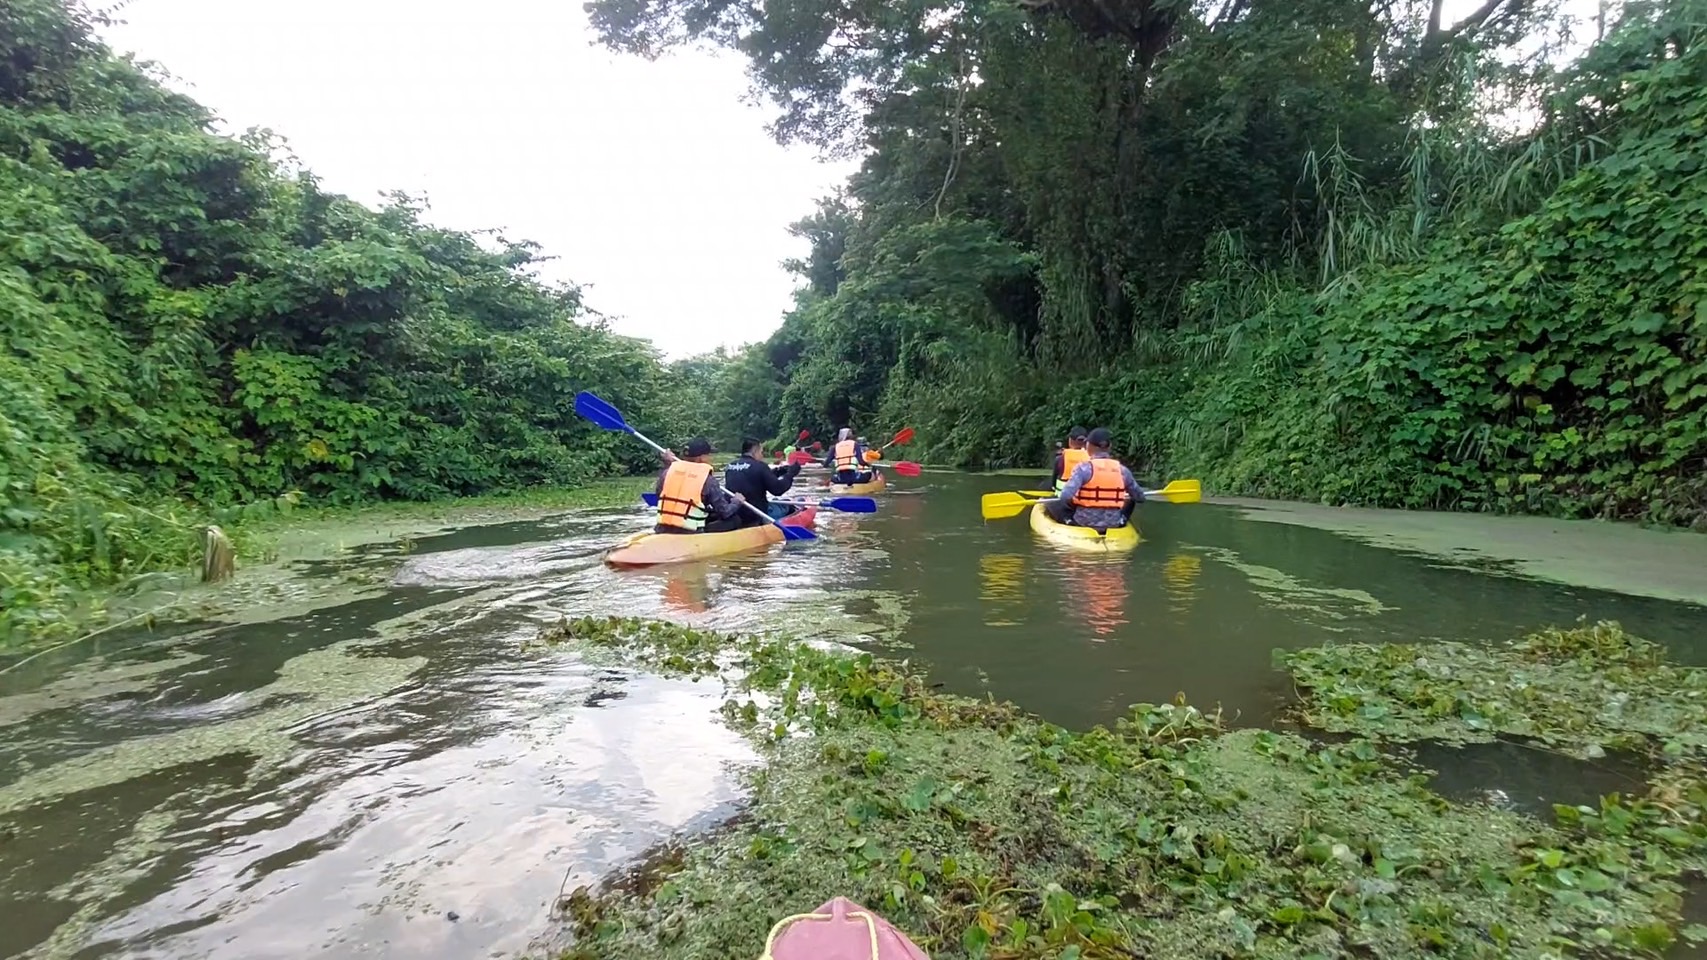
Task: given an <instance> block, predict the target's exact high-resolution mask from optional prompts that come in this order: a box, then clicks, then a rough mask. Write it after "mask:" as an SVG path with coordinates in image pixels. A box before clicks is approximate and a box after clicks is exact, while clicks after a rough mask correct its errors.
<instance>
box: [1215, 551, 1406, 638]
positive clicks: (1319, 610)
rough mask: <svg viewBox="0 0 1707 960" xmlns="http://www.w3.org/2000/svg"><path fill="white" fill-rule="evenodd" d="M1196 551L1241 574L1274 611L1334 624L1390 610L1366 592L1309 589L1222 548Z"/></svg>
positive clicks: (1309, 586) (1300, 583)
mask: <svg viewBox="0 0 1707 960" xmlns="http://www.w3.org/2000/svg"><path fill="white" fill-rule="evenodd" d="M1199 550H1200V551H1201V552H1202V553H1203V555H1204V556H1207V557H1209V558H1211V559H1214V560H1218V561H1220V562H1221V563H1224V564H1226V565H1227V566H1229V567H1232V568H1233V569H1234V570H1237V571H1239V572H1240V573H1242V574H1244V575H1245V577H1246V578H1247V579H1249V580H1250V584H1251V591H1252V592H1253V593H1255V594H1256V595H1257V596H1259V597H1261V598H1263V600H1265V601H1267V602H1268V603H1269V605H1271V606H1273V607H1276V608H1277V609H1281V610H1295V611H1299V612H1303V613H1313V614H1316V615H1318V616H1321V617H1325V618H1327V619H1328V620H1333V621H1339V620H1347V619H1350V618H1351V617H1353V616H1364V617H1372V616H1377V615H1379V614H1382V613H1386V612H1387V611H1389V610H1392V609H1393V608H1392V607H1389V606H1387V605H1386V604H1384V603H1382V602H1381V601H1380V600H1377V599H1376V598H1375V597H1374V596H1373V595H1372V594H1370V593H1368V592H1366V591H1363V590H1352V589H1346V588H1341V587H1318V586H1312V585H1311V584H1308V583H1305V582H1303V581H1302V580H1299V579H1298V578H1297V577H1294V576H1292V575H1291V574H1289V573H1286V572H1284V571H1281V570H1276V569H1275V568H1273V567H1265V566H1262V565H1260V564H1254V563H1247V562H1245V561H1244V560H1242V559H1241V558H1240V557H1239V555H1238V553H1236V552H1235V551H1232V550H1228V549H1226V548H1223V547H1201V548H1199ZM1325 628H1326V629H1332V627H1325Z"/></svg>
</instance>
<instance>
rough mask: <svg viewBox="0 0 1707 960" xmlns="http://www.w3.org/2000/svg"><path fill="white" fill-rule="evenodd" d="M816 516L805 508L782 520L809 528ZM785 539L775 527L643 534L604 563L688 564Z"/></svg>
mask: <svg viewBox="0 0 1707 960" xmlns="http://www.w3.org/2000/svg"><path fill="white" fill-rule="evenodd" d="M817 516H818V508H817V507H802V508H801V509H799V510H797V511H795V512H794V513H791V514H789V515H788V516H786V517H783V518H782V520H781V523H782V524H783V525H785V526H791V527H810V526H811V525H812V522H813V520H815V519H816V518H817ZM782 539H783V537H782V531H781V530H778V529H777V528H776V524H772V523H767V524H764V525H762V526H757V527H742V528H741V529H739V530H730V531H727V532H725V533H640V534H635V535H634V536H632V537H629V538H628V539H627V540H625V541H623V543H622V545H620V546H618V547H617V548H616V549H614V550H612V551H611V552H610V553H607V554H605V563H608V564H610V565H611V566H613V567H651V566H656V565H658V564H661V563H687V562H690V561H693V560H705V559H709V558H711V557H721V556H723V555H724V554H727V553H740V552H741V551H743V550H755V549H758V548H760V547H768V546H770V545H771V544H773V543H781V542H782Z"/></svg>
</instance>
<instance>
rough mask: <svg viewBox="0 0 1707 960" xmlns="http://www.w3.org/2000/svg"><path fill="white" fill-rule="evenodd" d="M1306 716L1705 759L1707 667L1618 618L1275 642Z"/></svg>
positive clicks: (1385, 731)
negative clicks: (1671, 655)
mask: <svg viewBox="0 0 1707 960" xmlns="http://www.w3.org/2000/svg"><path fill="white" fill-rule="evenodd" d="M1275 659H1276V662H1277V663H1278V664H1280V665H1281V666H1283V667H1285V668H1287V669H1288V670H1290V671H1291V672H1292V674H1293V676H1294V677H1295V678H1296V680H1297V683H1298V686H1299V687H1300V690H1301V692H1302V695H1303V697H1304V700H1303V703H1302V704H1301V705H1300V708H1299V710H1300V714H1301V717H1302V719H1303V720H1304V722H1306V723H1308V724H1310V725H1311V726H1314V727H1318V728H1321V729H1324V730H1330V731H1336V732H1345V733H1373V734H1378V735H1380V736H1381V737H1383V738H1385V739H1391V740H1422V739H1431V740H1444V741H1449V742H1471V741H1488V740H1492V739H1493V738H1495V737H1496V736H1502V735H1503V736H1517V737H1528V738H1533V739H1535V740H1538V741H1541V742H1542V743H1545V744H1548V745H1550V746H1553V747H1557V748H1560V749H1564V750H1568V751H1570V752H1573V753H1577V754H1584V755H1589V756H1595V755H1598V754H1599V753H1601V752H1603V751H1604V750H1605V749H1607V748H1609V747H1623V748H1629V749H1634V750H1638V751H1644V752H1649V753H1653V754H1655V755H1657V756H1660V757H1663V758H1668V759H1681V758H1686V757H1687V758H1691V759H1697V760H1707V670H1703V669H1701V668H1696V667H1684V666H1679V665H1677V664H1674V663H1670V662H1668V661H1667V660H1666V658H1665V652H1664V650H1663V649H1662V648H1661V647H1660V646H1659V645H1658V644H1655V643H1651V642H1649V641H1647V640H1643V639H1641V638H1639V637H1633V636H1631V635H1629V634H1628V633H1625V632H1624V630H1623V629H1621V628H1620V627H1619V626H1618V625H1617V624H1614V623H1597V624H1594V625H1592V626H1579V627H1576V628H1574V629H1569V630H1560V629H1549V630H1543V631H1541V632H1539V633H1535V634H1532V635H1530V636H1527V637H1524V638H1522V639H1520V640H1517V641H1515V642H1512V643H1509V644H1504V645H1498V646H1479V645H1471V644H1464V643H1447V642H1439V643H1428V644H1390V645H1370V644H1343V645H1333V646H1325V647H1317V648H1314V649H1309V650H1296V651H1276V653H1275Z"/></svg>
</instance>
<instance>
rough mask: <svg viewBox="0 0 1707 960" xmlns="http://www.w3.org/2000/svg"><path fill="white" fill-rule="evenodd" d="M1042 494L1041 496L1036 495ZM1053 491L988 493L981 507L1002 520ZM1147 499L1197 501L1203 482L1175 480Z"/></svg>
mask: <svg viewBox="0 0 1707 960" xmlns="http://www.w3.org/2000/svg"><path fill="white" fill-rule="evenodd" d="M1034 494H1041V496H1034ZM1054 499H1055V495H1054V494H1053V493H1045V492H1043V491H1041V490H1025V491H1019V492H1006V493H986V494H984V496H983V498H982V500H981V501H980V504H979V506H980V508H981V509H982V511H983V513H984V519H986V520H1002V519H1006V518H1008V517H1017V516H1019V515H1020V514H1021V513H1023V512H1024V511H1025V508H1026V507H1029V506H1031V505H1032V504H1035V503H1043V502H1045V501H1048V500H1054ZM1144 499H1146V500H1162V501H1165V502H1167V503H1197V502H1198V501H1200V500H1202V499H1203V484H1202V483H1201V482H1199V481H1197V480H1175V481H1173V482H1172V483H1170V484H1168V485H1167V486H1165V487H1163V488H1162V489H1160V490H1146V491H1144Z"/></svg>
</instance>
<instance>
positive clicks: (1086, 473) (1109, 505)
mask: <svg viewBox="0 0 1707 960" xmlns="http://www.w3.org/2000/svg"><path fill="white" fill-rule="evenodd" d="M1109 441H1110V435H1109V432H1108V431H1107V430H1105V429H1103V428H1101V427H1098V428H1097V429H1095V430H1092V431H1091V432H1090V435H1089V436H1088V437H1087V438H1086V451H1087V453H1088V455H1089V456H1088V458H1087V459H1086V460H1085V462H1083V463H1081V464H1079V465H1078V466H1077V467H1075V468H1074V469H1073V472H1072V474H1071V475H1070V476H1069V477H1068V479H1067V483H1066V485H1065V486H1064V487H1063V488H1062V489H1061V492H1060V493H1059V494H1058V499H1056V500H1054V501H1050V502H1048V504H1047V506H1045V508H1044V509H1045V511H1046V512H1048V514H1049V516H1050V517H1051V518H1053V519H1054V520H1055V521H1056V522H1058V523H1072V524H1073V525H1074V526H1080V527H1091V528H1093V529H1097V530H1108V529H1111V528H1114V527H1123V526H1125V525H1126V524H1127V522H1128V521H1129V520H1130V519H1131V517H1132V512H1133V511H1134V510H1136V509H1137V508H1138V505H1139V504H1140V503H1142V502H1143V500H1144V491H1143V489H1142V488H1140V487H1139V486H1138V481H1137V479H1136V478H1134V477H1133V476H1132V471H1130V470H1128V469H1127V468H1126V466H1125V465H1124V464H1122V463H1121V462H1120V461H1119V460H1116V459H1115V458H1114V457H1113V456H1111V455H1110V454H1109V452H1108V448H1109Z"/></svg>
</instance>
